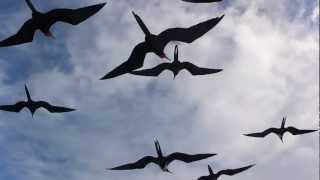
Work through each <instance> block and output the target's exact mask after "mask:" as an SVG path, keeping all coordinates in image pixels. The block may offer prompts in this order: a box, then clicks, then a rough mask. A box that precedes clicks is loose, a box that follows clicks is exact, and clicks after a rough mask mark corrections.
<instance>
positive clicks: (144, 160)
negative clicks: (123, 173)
mask: <svg viewBox="0 0 320 180" xmlns="http://www.w3.org/2000/svg"><path fill="white" fill-rule="evenodd" d="M149 163H156V158H154V157H152V156H146V157H144V158H142V159H140V160H138V161H137V162H134V163H130V164H125V165H122V166H118V167H115V168H111V169H110V170H131V169H143V168H144V167H146V166H147V165H148V164H149Z"/></svg>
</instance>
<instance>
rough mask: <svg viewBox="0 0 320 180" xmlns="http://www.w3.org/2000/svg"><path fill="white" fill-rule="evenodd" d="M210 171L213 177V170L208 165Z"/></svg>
mask: <svg viewBox="0 0 320 180" xmlns="http://www.w3.org/2000/svg"><path fill="white" fill-rule="evenodd" d="M208 170H209V173H210V175H213V171H212V169H211V166H210V165H208Z"/></svg>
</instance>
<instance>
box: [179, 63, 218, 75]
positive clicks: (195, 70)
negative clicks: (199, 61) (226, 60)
mask: <svg viewBox="0 0 320 180" xmlns="http://www.w3.org/2000/svg"><path fill="white" fill-rule="evenodd" d="M182 66H183V67H184V68H185V69H186V70H188V71H189V72H190V73H191V74H192V75H207V74H214V73H218V72H221V71H222V69H210V68H201V67H198V66H196V65H194V64H192V63H190V62H183V63H182Z"/></svg>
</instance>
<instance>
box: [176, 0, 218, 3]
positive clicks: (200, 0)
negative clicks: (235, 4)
mask: <svg viewBox="0 0 320 180" xmlns="http://www.w3.org/2000/svg"><path fill="white" fill-rule="evenodd" d="M182 1H184V2H191V3H212V2H220V1H222V0H182Z"/></svg>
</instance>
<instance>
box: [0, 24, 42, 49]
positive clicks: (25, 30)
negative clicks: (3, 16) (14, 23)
mask: <svg viewBox="0 0 320 180" xmlns="http://www.w3.org/2000/svg"><path fill="white" fill-rule="evenodd" d="M36 30H37V28H36V27H35V26H34V22H33V20H32V19H29V20H28V21H26V22H25V23H24V24H23V25H22V27H21V28H20V30H19V31H18V32H17V33H16V34H15V35H13V36H11V37H9V38H7V39H5V40H3V41H1V42H0V47H6V46H12V45H18V44H23V43H28V42H32V41H33V37H34V34H35V32H36Z"/></svg>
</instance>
